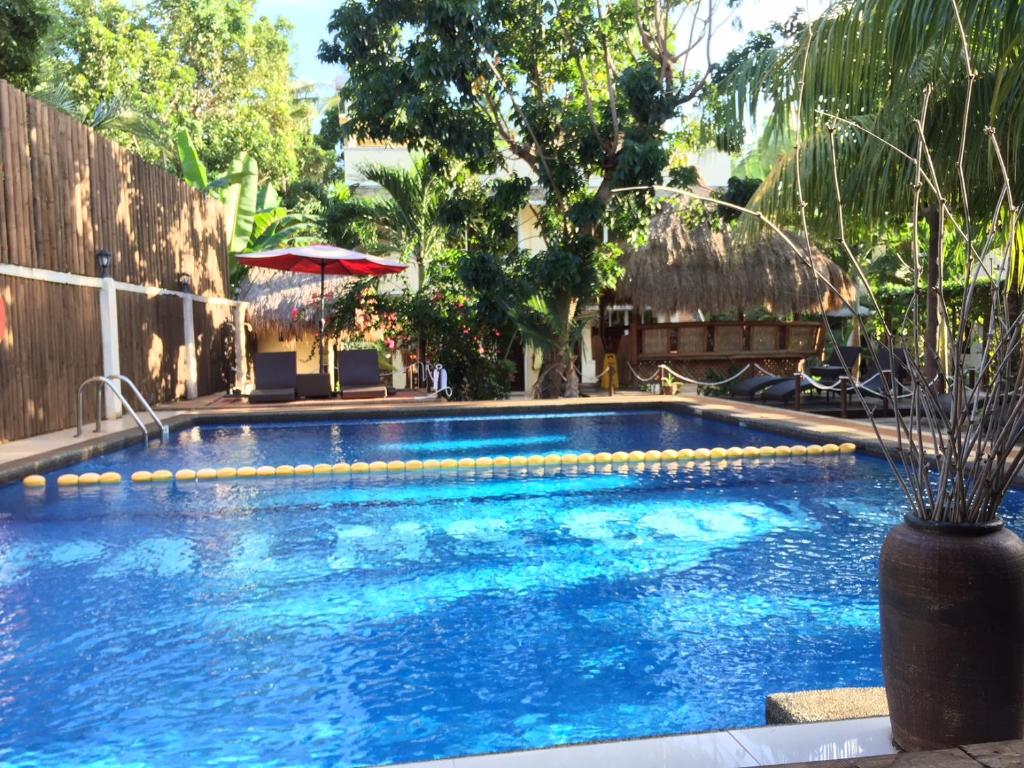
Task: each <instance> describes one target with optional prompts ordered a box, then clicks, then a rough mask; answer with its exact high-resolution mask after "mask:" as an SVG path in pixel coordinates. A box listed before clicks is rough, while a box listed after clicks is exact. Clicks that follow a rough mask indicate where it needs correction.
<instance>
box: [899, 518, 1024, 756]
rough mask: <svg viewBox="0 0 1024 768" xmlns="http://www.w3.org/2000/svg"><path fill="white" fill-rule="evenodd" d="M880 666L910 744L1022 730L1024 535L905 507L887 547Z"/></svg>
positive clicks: (1016, 734)
mask: <svg viewBox="0 0 1024 768" xmlns="http://www.w3.org/2000/svg"><path fill="white" fill-rule="evenodd" d="M879 591H880V594H879V602H880V604H881V623H882V667H883V671H884V674H885V693H886V697H887V698H888V700H889V714H890V718H891V720H892V733H893V740H894V741H895V742H896V744H897V745H899V746H900V747H902V748H903V749H905V750H923V749H939V748H944V747H952V746H956V745H960V744H977V743H980V742H987V741H1003V740H1006V739H1020V738H1022V737H1024V542H1021V540H1020V538H1018V537H1017V535H1016V534H1014V533H1012V532H1011V531H1009V530H1007V529H1006V528H1005V527H1004V526H1003V522H1002V520H998V519H997V520H995V521H993V522H991V523H987V524H983V525H960V524H954V523H936V522H926V521H922V520H920V519H918V518H916V517H913V516H909V515H908V516H907V517H906V518H905V521H904V523H903V524H902V525H900V526H898V527H896V528H894V529H893V530H892V531H891V532H890V533H889V536H888V538H886V540H885V545H884V546H883V547H882V559H881V564H880V567H879Z"/></svg>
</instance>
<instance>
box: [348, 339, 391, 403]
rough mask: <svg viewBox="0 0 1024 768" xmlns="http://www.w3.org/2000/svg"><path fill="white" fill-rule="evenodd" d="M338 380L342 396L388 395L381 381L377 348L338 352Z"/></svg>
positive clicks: (349, 397) (367, 396)
mask: <svg viewBox="0 0 1024 768" xmlns="http://www.w3.org/2000/svg"><path fill="white" fill-rule="evenodd" d="M338 381H340V382H341V396H342V398H347V399H351V398H369V397H387V396H388V389H387V387H385V386H384V385H383V384H381V383H380V366H379V365H378V362H377V350H375V349H348V350H345V351H344V352H339V353H338Z"/></svg>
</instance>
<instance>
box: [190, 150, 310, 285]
mask: <svg viewBox="0 0 1024 768" xmlns="http://www.w3.org/2000/svg"><path fill="white" fill-rule="evenodd" d="M176 139H177V140H176V144H177V148H178V160H179V162H180V164H181V167H182V169H183V172H184V177H185V181H187V182H188V183H189V184H191V185H192V186H193V187H195V188H196V189H199V190H201V191H203V192H206V193H208V194H210V195H212V196H214V197H216V198H217V199H219V200H220V201H221V202H222V203H224V207H225V211H226V215H225V226H226V229H227V234H228V237H229V242H228V252H229V254H230V256H231V257H232V258H231V260H230V270H231V275H230V277H231V285H233V286H234V285H237V284H238V282H239V281H240V280H241V279H242V277H243V275H245V272H246V270H247V268H246V267H244V266H242V265H241V264H239V263H238V262H237V261H236V260H235V259H234V258H233V257H234V256H236V255H237V254H240V253H253V252H257V251H267V250H273V249H276V248H281V247H283V246H286V245H302V244H305V243H309V242H312V241H313V240H314V237H313V235H314V233H315V232H316V231H317V228H318V226H317V225H318V223H319V218H318V217H317V216H316V215H312V214H310V213H306V212H304V211H301V210H295V211H290V210H289V209H288V208H287V207H285V206H283V205H280V198H279V196H278V194H277V190H276V189H275V188H274V186H273V185H272V184H270V183H266V184H263V185H260V184H259V167H258V166H257V164H256V160H255V159H254V158H252V157H249V155H247V154H245V153H244V152H243V153H242V154H241V155H239V156H238V157H236V158H235V159H234V160H233V161H232V163H231V167H230V170H229V171H228V172H227V173H225V174H223V175H221V176H218V177H216V178H214V179H210V174H209V172H208V171H207V168H206V164H205V163H204V162H203V161H202V159H201V158H200V157H199V153H198V152H197V151H196V148H195V144H194V143H193V141H192V137H191V136H190V135H189V133H188V131H185V130H182V131H179V132H178V135H177V137H176Z"/></svg>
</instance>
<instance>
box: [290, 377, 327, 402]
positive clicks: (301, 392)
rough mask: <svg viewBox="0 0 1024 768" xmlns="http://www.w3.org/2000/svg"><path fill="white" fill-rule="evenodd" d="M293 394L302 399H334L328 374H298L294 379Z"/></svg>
mask: <svg viewBox="0 0 1024 768" xmlns="http://www.w3.org/2000/svg"><path fill="white" fill-rule="evenodd" d="M295 394H297V395H298V396H299V397H304V398H314V397H334V392H333V391H331V377H330V374H327V373H300V374H299V375H298V376H296V377H295Z"/></svg>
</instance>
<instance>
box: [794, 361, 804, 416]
mask: <svg viewBox="0 0 1024 768" xmlns="http://www.w3.org/2000/svg"><path fill="white" fill-rule="evenodd" d="M793 383H794V384H795V385H796V388H795V389H794V390H793V410H795V411H799V410H800V398H801V395H802V394H803V393H802V392H801V391H800V385H801V384H802V383H803V382H802V380H801V376H800V371H797V372H796V373H794V374H793Z"/></svg>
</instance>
